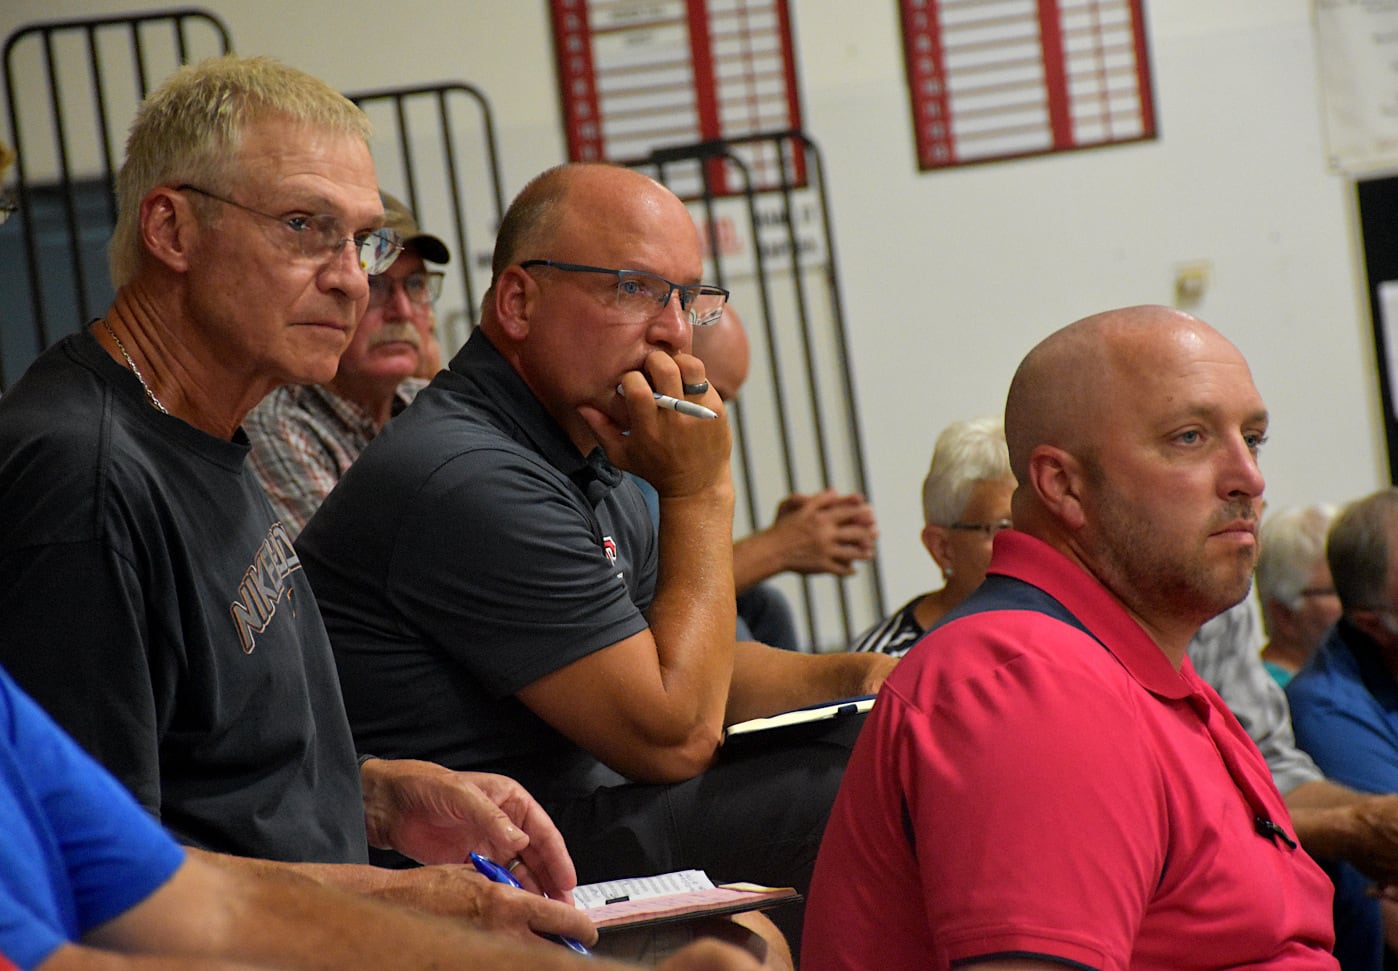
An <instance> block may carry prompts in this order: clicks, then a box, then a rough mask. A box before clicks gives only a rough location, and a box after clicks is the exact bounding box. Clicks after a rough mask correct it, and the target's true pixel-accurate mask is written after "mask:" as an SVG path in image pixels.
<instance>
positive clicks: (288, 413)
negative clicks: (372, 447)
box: [243, 378, 427, 538]
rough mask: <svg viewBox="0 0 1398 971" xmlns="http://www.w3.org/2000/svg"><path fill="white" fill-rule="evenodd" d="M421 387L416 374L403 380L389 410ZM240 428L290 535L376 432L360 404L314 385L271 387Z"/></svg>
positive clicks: (401, 405)
mask: <svg viewBox="0 0 1398 971" xmlns="http://www.w3.org/2000/svg"><path fill="white" fill-rule="evenodd" d="M426 386H427V382H426V381H423V380H421V379H419V378H408V379H406V380H404V381H403V383H402V384H400V385H399V386H398V390H397V392H396V399H395V401H394V403H393V413H394V414H395V415H396V414H398V412H400V411H402V410H403V409H404V408H406V407H407V406H408V403H409V402H411V401H412V400H413V398H414V397H415V396H416V395H417V393H418V392H419V391H421V390H422V389H423V388H425V387H426ZM243 430H244V431H245V432H247V436H248V440H249V441H250V442H251V443H252V453H251V461H252V471H253V474H254V475H256V476H257V480H258V482H260V483H261V484H262V490H263V491H264V492H266V493H267V498H268V499H269V500H271V502H272V509H273V510H275V512H276V514H277V517H278V518H279V519H281V521H282V522H283V523H285V524H286V528H287V529H288V530H289V531H290V532H291V535H292V537H293V538H295V537H296V536H297V535H299V534H300V532H301V530H302V529H303V528H304V527H305V525H306V523H307V522H308V521H309V520H310V518H311V515H312V514H313V513H314V512H315V511H316V510H317V509H318V508H320V504H321V503H322V502H323V501H324V500H325V497H326V496H327V495H328V494H329V492H330V490H331V489H333V488H334V487H335V483H336V482H338V481H340V476H342V475H344V474H345V470H346V469H348V468H349V467H350V463H351V462H353V461H354V460H355V459H356V458H358V457H359V453H360V452H362V451H364V446H366V445H368V444H369V442H370V440H372V439H373V437H374V436H375V435H376V434H377V433H378V429H377V428H375V427H374V422H373V420H372V419H371V418H370V417H369V416H368V414H366V413H365V411H364V409H363V408H360V407H359V405H357V404H355V403H354V402H353V401H350V400H349V399H348V398H346V397H343V396H342V395H338V394H336V393H335V392H334V391H331V390H330V389H329V388H327V387H325V386H324V385H319V384H305V385H286V386H284V387H281V388H277V389H276V390H275V391H273V392H272V393H271V394H269V395H268V396H267V397H266V398H263V399H262V401H261V402H259V403H258V405H257V407H256V408H254V409H253V410H252V411H251V412H249V413H248V416H247V417H246V418H245V419H243Z"/></svg>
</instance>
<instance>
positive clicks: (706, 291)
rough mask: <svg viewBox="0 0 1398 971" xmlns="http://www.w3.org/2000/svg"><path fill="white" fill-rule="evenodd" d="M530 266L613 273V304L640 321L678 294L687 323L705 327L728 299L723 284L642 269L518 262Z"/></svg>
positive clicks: (659, 309)
mask: <svg viewBox="0 0 1398 971" xmlns="http://www.w3.org/2000/svg"><path fill="white" fill-rule="evenodd" d="M531 266H547V267H551V268H552V269H555V270H563V271H565V272H567V273H606V274H609V275H611V276H614V277H616V303H617V307H619V308H620V309H621V310H622V311H623V312H625V313H627V314H628V315H632V316H635V317H636V318H637V319H640V320H649V319H650V318H651V317H654V316H655V315H656V314H658V313H659V312H660V311H661V309H662V308H664V307H665V306H666V305H667V304H668V303H669V302H670V295H671V294H673V293H678V294H679V295H680V309H681V310H683V311H685V312H686V313H687V314H689V322H690V324H691V325H693V326H695V327H706V326H708V325H709V324H712V323H713V322H714V321H716V320H718V318H719V317H721V316H723V306H724V304H726V303H727V302H728V291H727V290H725V289H723V287H714V286H709V285H708V284H706V283H695V284H692V285H689V286H686V285H684V284H682V283H672V282H670V281H669V280H667V279H665V278H664V277H663V276H656V275H655V274H654V273H647V272H646V271H645V270H613V269H610V268H608V267H605V266H587V265H586V264H583V263H560V262H558V261H556V260H525V261H523V262H522V263H520V264H519V267H520V269H522V270H527V269H529V268H530V267H531Z"/></svg>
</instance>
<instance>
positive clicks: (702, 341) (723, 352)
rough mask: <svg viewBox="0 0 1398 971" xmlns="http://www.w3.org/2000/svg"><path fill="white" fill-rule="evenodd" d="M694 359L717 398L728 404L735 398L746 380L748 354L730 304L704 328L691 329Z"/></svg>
mask: <svg viewBox="0 0 1398 971" xmlns="http://www.w3.org/2000/svg"><path fill="white" fill-rule="evenodd" d="M694 356H695V357H697V358H699V360H701V361H703V362H704V370H705V372H706V373H707V375H708V378H709V383H710V384H712V385H713V386H714V388H715V390H717V391H718V396H719V397H720V398H722V399H723V400H724V401H731V400H733V399H734V398H736V397H737V396H738V391H739V390H741V389H742V387H743V382H745V381H747V379H748V367H749V365H750V364H751V361H752V354H751V352H750V350H749V348H748V335H747V331H745V330H744V329H743V322H742V320H741V319H740V318H739V317H738V312H737V311H736V310H734V309H733V307H732V305H731V304H730V305H729V306H727V307H725V308H724V309H723V316H721V317H719V319H718V320H716V321H715V322H714V323H712V324H710V325H709V326H708V327H696V328H694Z"/></svg>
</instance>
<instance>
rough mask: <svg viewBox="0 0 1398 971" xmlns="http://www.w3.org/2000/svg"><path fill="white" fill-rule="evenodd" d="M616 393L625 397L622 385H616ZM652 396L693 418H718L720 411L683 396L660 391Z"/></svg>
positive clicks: (662, 404)
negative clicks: (685, 398)
mask: <svg viewBox="0 0 1398 971" xmlns="http://www.w3.org/2000/svg"><path fill="white" fill-rule="evenodd" d="M616 393H617V394H619V395H621V396H622V397H623V398H624V397H626V395H625V394H623V393H622V390H621V385H617V386H616ZM651 397H652V398H654V399H655V403H656V405H657V406H658V407H660V408H668V409H669V410H670V411H678V412H679V413H680V414H681V415H688V416H689V417H691V418H717V417H718V412H716V411H712V410H711V409H708V408H705V407H704V406H703V405H696V404H695V403H694V402H692V401H685V400H683V399H682V398H671V397H670V396H669V395H668V394H661V393H660V392H659V391H652V392H651Z"/></svg>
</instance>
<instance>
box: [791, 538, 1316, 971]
mask: <svg viewBox="0 0 1398 971" xmlns="http://www.w3.org/2000/svg"><path fill="white" fill-rule="evenodd" d="M990 572H991V573H992V574H1001V575H1005V576H1009V577H1013V578H1017V579H1019V580H1022V581H1024V582H1026V583H1028V584H1031V585H1032V586H1034V587H1037V588H1039V590H1042V591H1043V592H1045V593H1047V594H1049V595H1050V596H1051V597H1053V598H1054V599H1056V600H1057V601H1058V602H1059V603H1060V604H1062V605H1063V606H1064V607H1066V608H1067V611H1068V612H1069V613H1070V614H1072V615H1073V616H1074V617H1076V618H1077V619H1078V621H1079V622H1080V623H1081V624H1082V625H1083V626H1084V627H1085V628H1086V629H1087V631H1090V632H1091V633H1088V632H1087V631H1084V630H1081V629H1079V628H1078V627H1075V626H1072V625H1071V624H1069V623H1065V622H1064V621H1062V620H1059V619H1055V618H1054V617H1052V616H1049V615H1048V614H1045V613H1042V612H1040V611H1038V610H1031V609H1003V608H999V609H997V608H994V607H992V609H989V610H986V611H983V612H977V613H972V614H969V615H967V616H962V617H959V618H956V619H952V620H949V621H948V622H947V623H945V624H943V625H942V626H940V627H938V628H937V629H935V630H933V631H932V632H930V633H929V634H928V635H927V636H926V637H924V638H923V639H922V641H920V642H919V643H918V645H917V646H916V647H914V648H913V650H912V651H911V652H910V653H909V654H908V655H907V657H906V658H905V659H904V660H903V661H902V662H900V664H899V666H898V668H897V669H896V670H895V671H894V673H893V675H892V677H890V678H889V680H888V682H887V684H886V685H885V686H884V689H883V691H882V692H881V693H880V695H879V700H878V703H877V704H876V705H875V706H874V710H873V712H871V713H870V716H869V720H868V721H867V723H866V725H865V728H864V731H863V734H862V735H861V737H860V740H859V743H858V745H857V747H856V749H855V751H854V754H853V756H852V758H851V760H850V763H849V768H848V770H847V771H846V774H845V778H844V784H843V786H842V787H841V791H840V795H839V798H838V799H837V800H836V803H835V808H834V810H833V812H832V815H831V819H830V823H829V826H828V828H827V829H826V833H825V837H824V841H823V843H822V845H821V850H820V857H819V859H818V861H817V864H816V870H815V876H814V880H813V883H812V886H811V892H810V898H809V901H808V904H807V908H806V926H805V936H804V945H803V950H802V956H801V966H802V968H803V971H826V969H831V968H877V969H880V971H893V969H901V968H948V967H951V966H953V965H958V966H959V965H961V964H962V963H963V962H964V963H974V962H975V961H976V960H986V959H990V958H997V957H998V958H1008V957H1026V958H1043V959H1050V960H1056V961H1060V962H1065V963H1068V964H1069V965H1070V966H1075V965H1076V966H1081V967H1087V968H1101V969H1107V968H1111V969H1123V971H1124V969H1127V968H1130V969H1132V971H1151V969H1160V971H1191V969H1196V968H1197V969H1200V971H1203V969H1215V968H1222V967H1243V966H1246V967H1250V968H1277V969H1281V968H1286V969H1301V968H1306V969H1310V968H1325V969H1334V968H1336V967H1337V965H1336V963H1335V960H1334V958H1333V957H1332V956H1331V955H1330V953H1329V951H1330V949H1331V946H1332V944H1333V941H1334V934H1333V930H1332V927H1331V912H1330V897H1331V888H1330V883H1329V881H1328V880H1327V879H1326V877H1325V875H1324V873H1322V871H1321V870H1320V869H1319V867H1317V866H1316V865H1315V863H1314V862H1312V861H1311V859H1310V858H1309V857H1308V856H1307V855H1306V854H1305V853H1304V852H1303V851H1301V850H1299V849H1295V848H1293V847H1292V846H1290V845H1288V844H1287V843H1286V842H1285V841H1284V840H1282V839H1281V838H1277V837H1268V836H1266V835H1263V834H1262V833H1260V832H1259V827H1258V824H1257V821H1256V820H1257V818H1258V817H1259V816H1260V817H1262V818H1264V819H1270V820H1272V821H1274V822H1275V823H1276V824H1278V825H1279V826H1280V827H1281V828H1282V829H1283V830H1284V831H1285V833H1286V834H1287V835H1288V836H1289V835H1291V833H1292V827H1291V820H1290V817H1289V816H1288V814H1287V811H1286V807H1285V805H1284V804H1283V802H1282V799H1281V796H1280V795H1279V794H1278V793H1277V790H1276V788H1275V787H1274V786H1273V785H1272V780H1271V776H1270V775H1269V774H1268V771H1267V765H1266V763H1265V762H1264V761H1263V759H1262V756H1261V755H1260V754H1259V753H1258V751H1257V749H1256V747H1255V746H1254V745H1253V743H1252V741H1251V740H1250V739H1249V738H1248V737H1247V735H1246V733H1245V732H1244V731H1243V729H1242V727H1241V726H1240V725H1239V724H1238V722H1237V719H1236V718H1234V717H1233V715H1232V714H1231V713H1230V712H1229V711H1228V709H1227V708H1226V707H1225V706H1224V704H1223V702H1222V701H1221V700H1220V699H1219V697H1218V695H1217V694H1215V693H1214V691H1213V690H1212V689H1211V688H1210V687H1209V686H1208V685H1206V684H1205V683H1204V682H1203V681H1202V680H1200V679H1199V677H1198V676H1197V675H1195V673H1194V670H1193V668H1192V667H1191V666H1190V664H1189V662H1188V660H1186V661H1185V662H1184V670H1183V671H1180V672H1177V671H1175V670H1174V668H1173V667H1172V666H1171V665H1170V662H1169V661H1168V660H1167V659H1166V657H1165V655H1164V654H1163V653H1162V652H1161V650H1160V649H1159V648H1158V647H1157V646H1156V645H1155V643H1154V642H1153V641H1152V640H1151V639H1150V638H1149V637H1148V636H1147V635H1146V633H1145V632H1144V631H1143V630H1142V629H1141V628H1140V627H1139V626H1138V625H1137V624H1136V622H1135V621H1134V620H1133V619H1132V618H1131V617H1130V616H1129V615H1128V614H1127V612H1126V611H1125V610H1124V609H1123V608H1122V607H1121V605H1120V604H1119V603H1118V602H1117V601H1116V600H1115V599H1114V598H1113V597H1112V596H1111V595H1110V594H1109V593H1108V592H1107V591H1106V589H1105V588H1103V587H1102V586H1101V585H1100V584H1098V583H1097V582H1096V580H1095V579H1094V578H1093V577H1091V576H1090V575H1088V574H1087V573H1086V572H1084V571H1083V570H1082V569H1080V568H1079V567H1078V566H1076V565H1075V564H1074V563H1072V562H1071V561H1070V560H1068V559H1067V558H1066V557H1064V556H1062V555H1061V554H1059V553H1058V552H1056V551H1054V550H1053V549H1051V548H1050V547H1048V546H1047V545H1045V544H1043V543H1041V542H1039V541H1038V540H1035V539H1033V538H1031V537H1029V536H1026V535H1024V534H1022V533H1016V532H1013V531H1010V530H1007V531H1005V532H1002V533H1001V534H1000V535H999V536H998V537H997V538H996V542H995V553H994V557H993V560H992V563H991V570H990ZM976 596H980V595H979V594H978V595H976ZM972 602H973V601H968V606H970V604H971V603H972Z"/></svg>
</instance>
